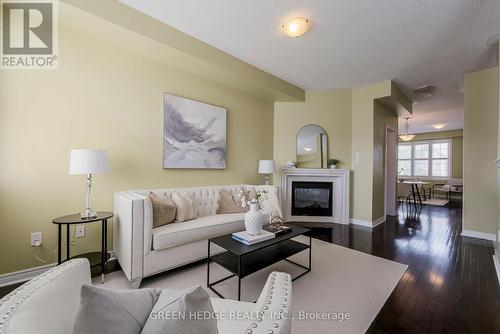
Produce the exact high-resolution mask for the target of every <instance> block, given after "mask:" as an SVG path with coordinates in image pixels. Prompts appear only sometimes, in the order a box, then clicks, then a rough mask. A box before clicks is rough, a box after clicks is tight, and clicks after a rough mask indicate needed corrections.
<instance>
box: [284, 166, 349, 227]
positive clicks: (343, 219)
mask: <svg viewBox="0 0 500 334" xmlns="http://www.w3.org/2000/svg"><path fill="white" fill-rule="evenodd" d="M349 173H350V170H349V169H332V168H283V169H282V170H281V189H282V196H281V207H282V208H283V214H284V216H285V220H286V221H290V222H293V221H302V222H304V221H305V222H307V221H310V222H329V223H339V224H349ZM293 181H302V182H332V191H333V194H332V195H333V196H332V208H333V215H332V217H317V216H293V215H292V182H293Z"/></svg>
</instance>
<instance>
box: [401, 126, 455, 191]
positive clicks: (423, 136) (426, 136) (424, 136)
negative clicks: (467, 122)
mask: <svg viewBox="0 0 500 334" xmlns="http://www.w3.org/2000/svg"><path fill="white" fill-rule="evenodd" d="M448 138H450V139H451V177H453V178H460V179H461V178H462V177H463V162H464V159H463V152H464V150H463V144H464V138H463V130H450V131H436V132H425V133H417V134H416V135H415V137H414V138H413V139H412V140H411V141H419V140H433V139H448ZM399 142H403V141H402V140H399ZM421 179H425V178H424V177H421ZM438 182H442V181H438Z"/></svg>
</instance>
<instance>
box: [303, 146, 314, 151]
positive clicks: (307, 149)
mask: <svg viewBox="0 0 500 334" xmlns="http://www.w3.org/2000/svg"><path fill="white" fill-rule="evenodd" d="M312 150H313V149H312V148H311V147H304V151H306V152H311V151H312Z"/></svg>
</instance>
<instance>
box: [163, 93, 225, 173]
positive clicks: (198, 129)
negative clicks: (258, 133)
mask: <svg viewBox="0 0 500 334" xmlns="http://www.w3.org/2000/svg"><path fill="white" fill-rule="evenodd" d="M226 118H227V109H226V108H222V107H218V106H214V105H212V104H208V103H203V102H199V101H195V100H192V99H188V98H185V97H180V96H176V95H173V94H169V93H165V94H164V119H163V168H199V169H224V168H226Z"/></svg>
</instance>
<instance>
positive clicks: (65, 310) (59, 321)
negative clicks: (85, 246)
mask: <svg viewBox="0 0 500 334" xmlns="http://www.w3.org/2000/svg"><path fill="white" fill-rule="evenodd" d="M83 284H91V280H90V264H89V261H88V260H87V259H74V260H70V261H67V262H64V263H63V264H61V265H59V266H56V267H54V268H52V269H50V270H47V271H46V272H44V273H43V274H40V275H38V276H36V277H35V278H33V279H32V280H31V281H29V282H27V283H25V284H24V285H22V286H20V287H18V288H17V289H15V290H14V291H12V292H11V293H9V294H8V295H7V296H5V297H4V298H2V299H1V300H0V333H13V334H14V333H37V334H49V333H50V334H59V333H61V334H62V333H64V334H66V333H72V332H73V323H74V322H75V318H76V313H77V312H78V308H79V307H80V288H81V286H82V285H83Z"/></svg>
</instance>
